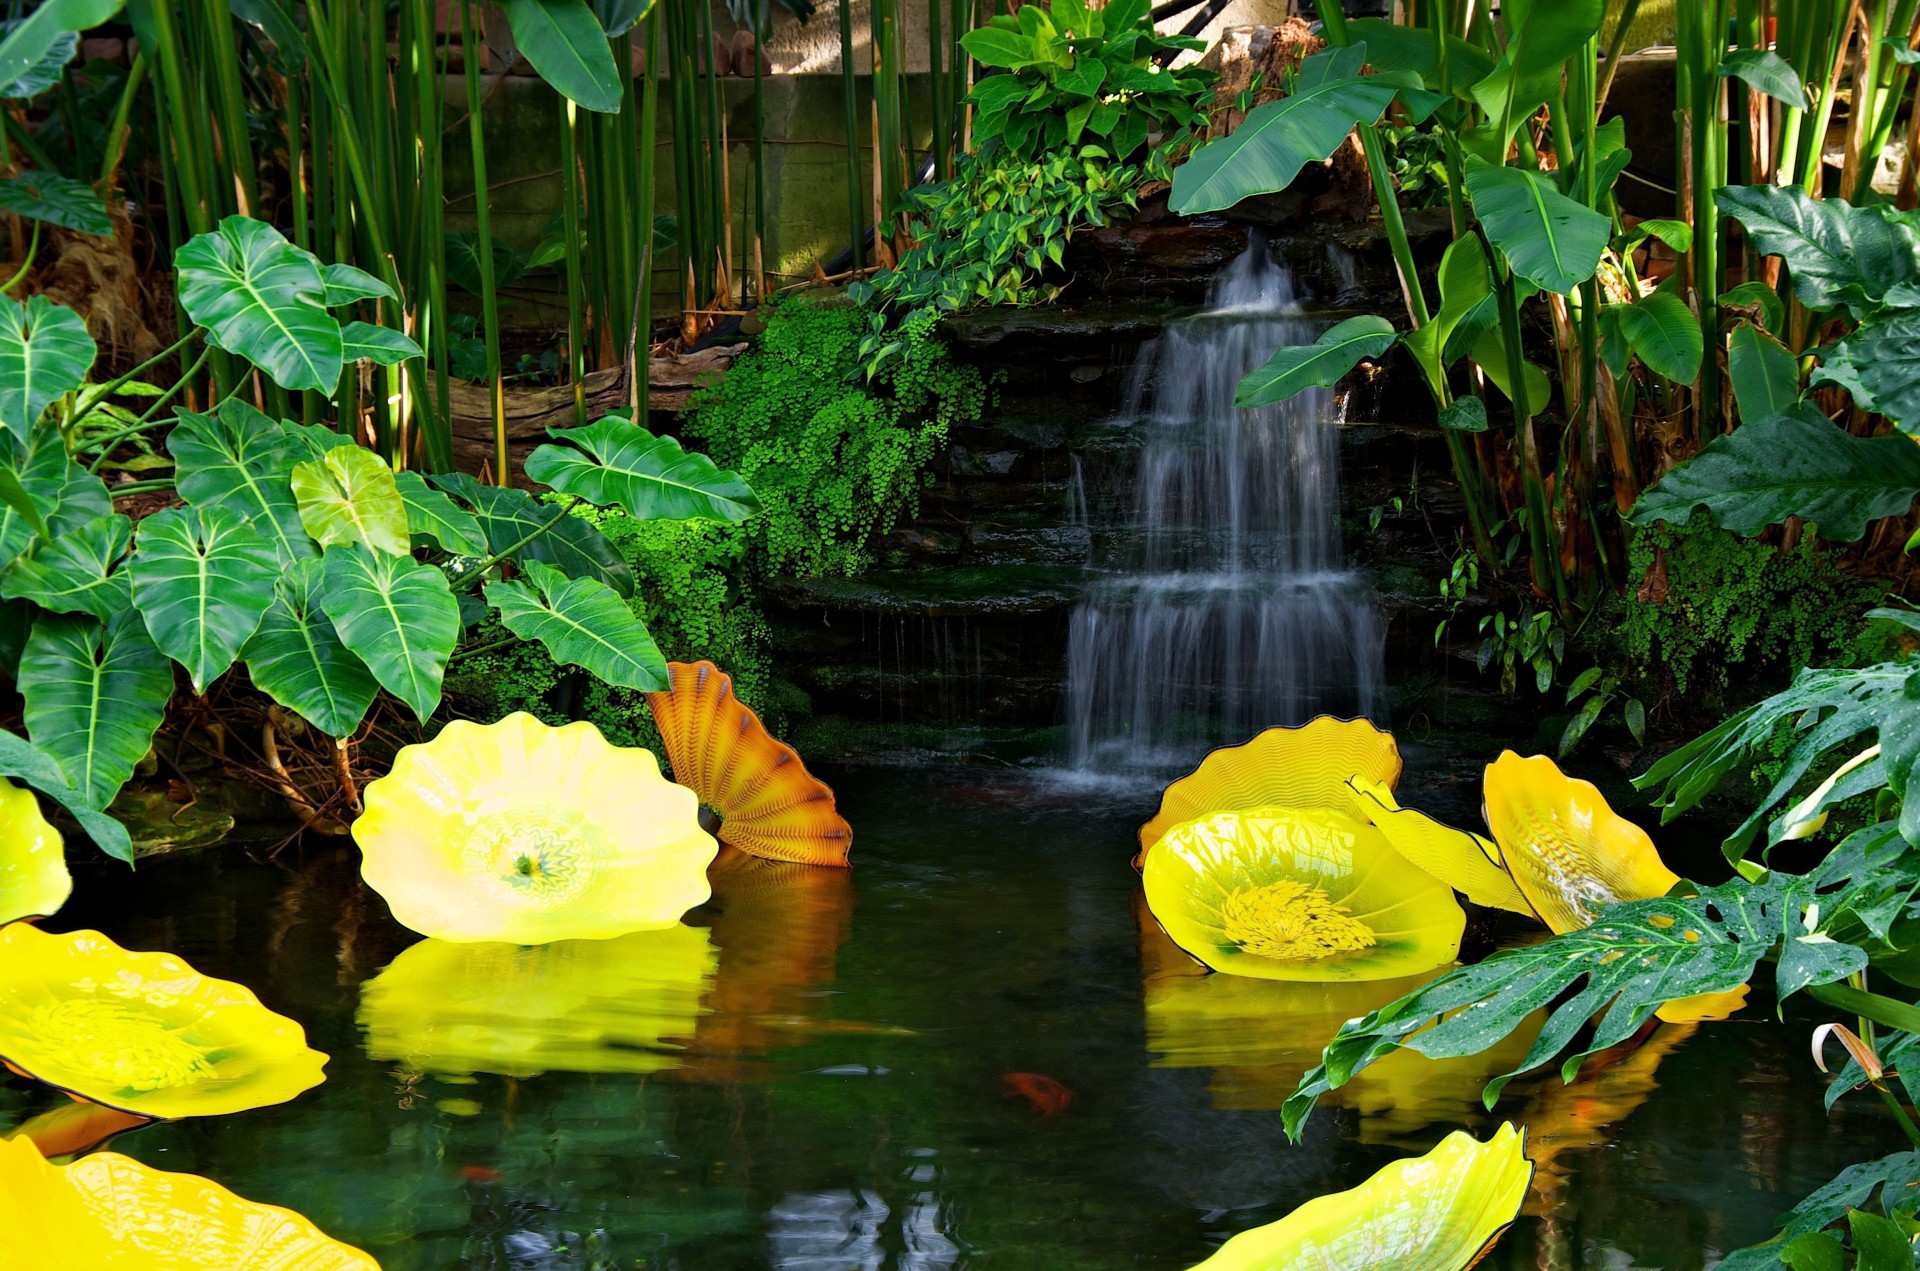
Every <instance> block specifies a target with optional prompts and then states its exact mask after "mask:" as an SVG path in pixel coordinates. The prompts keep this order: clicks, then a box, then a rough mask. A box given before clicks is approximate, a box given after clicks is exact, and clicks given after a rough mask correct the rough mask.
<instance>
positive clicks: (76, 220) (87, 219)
mask: <svg viewBox="0 0 1920 1271" xmlns="http://www.w3.org/2000/svg"><path fill="white" fill-rule="evenodd" d="M0 208H4V209H6V210H7V211H9V212H12V213H13V214H14V215H16V216H24V217H26V218H27V219H28V220H30V221H44V222H46V223H47V224H48V225H58V226H59V227H60V228H61V229H70V230H77V231H78V232H80V233H82V234H93V235H96V236H98V237H100V238H112V237H113V218H112V217H111V216H108V215H107V205H106V204H105V203H102V202H101V201H100V196H99V195H98V194H95V193H94V191H93V187H92V186H90V185H88V184H87V183H86V182H84V181H76V180H74V179H73V178H72V177H63V176H61V175H59V174H58V173H52V172H19V173H15V174H14V175H13V176H10V177H7V178H6V179H4V180H0Z"/></svg>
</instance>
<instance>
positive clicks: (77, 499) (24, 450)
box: [0, 423, 113, 568]
mask: <svg viewBox="0 0 1920 1271" xmlns="http://www.w3.org/2000/svg"><path fill="white" fill-rule="evenodd" d="M0 472H4V473H5V474H6V477H7V479H8V480H9V481H10V482H11V483H12V484H13V485H14V486H16V487H17V490H16V494H17V495H19V496H24V498H25V500H26V502H27V504H28V505H29V506H30V507H31V508H32V509H33V512H34V513H37V516H34V515H29V514H28V512H27V511H26V510H24V509H23V508H21V507H19V506H16V504H15V503H14V502H13V501H11V500H0V568H4V567H5V566H6V564H7V563H9V562H11V561H12V560H14V559H15V558H16V557H18V556H19V555H20V553H22V552H24V551H26V550H27V549H28V548H29V547H31V546H32V545H33V544H34V543H35V542H36V541H39V540H45V541H51V540H53V539H57V538H59V537H60V536H61V535H63V534H70V533H72V532H73V531H75V530H77V529H79V528H80V527H81V526H83V525H85V524H86V523H87V522H88V521H91V520H93V519H94V518H95V517H98V516H105V515H107V513H109V512H111V511H113V500H111V499H110V498H108V497H107V487H106V485H105V484H104V483H102V482H101V480H100V478H99V477H96V476H94V475H93V474H92V473H90V472H88V471H87V470H86V469H84V468H82V467H81V466H80V465H79V464H77V463H75V462H73V461H72V460H71V459H69V458H67V447H66V442H65V441H64V440H63V439H62V438H61V436H60V430H59V429H58V428H56V427H54V426H53V425H52V424H51V423H47V424H42V425H41V426H40V427H39V428H37V429H35V430H34V432H33V434H32V435H31V436H29V437H28V438H27V440H26V441H25V442H24V443H23V444H21V445H20V446H19V447H18V448H17V450H16V452H15V454H14V457H13V459H12V460H11V461H10V462H9V461H6V460H0ZM43 527H44V530H45V533H44V534H43V533H42V532H41V531H42V528H43Z"/></svg>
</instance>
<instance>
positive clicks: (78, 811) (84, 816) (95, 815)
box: [0, 729, 133, 864]
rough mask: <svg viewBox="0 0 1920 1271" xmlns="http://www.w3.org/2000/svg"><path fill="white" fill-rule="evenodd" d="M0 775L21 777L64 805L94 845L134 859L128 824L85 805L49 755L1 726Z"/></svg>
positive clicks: (116, 856) (109, 852) (122, 857)
mask: <svg viewBox="0 0 1920 1271" xmlns="http://www.w3.org/2000/svg"><path fill="white" fill-rule="evenodd" d="M0 776H4V777H11V778H13V779H14V780H15V781H23V782H25V783H26V784H28V785H30V786H32V787H33V788H34V789H35V790H38V791H39V792H40V793H41V794H44V795H46V796H47V797H48V798H49V799H52V800H53V801H54V802H55V803H57V804H59V805H60V806H61V807H63V808H65V809H66V810H67V812H68V814H69V815H70V816H72V817H73V819H74V820H75V821H77V822H79V823H80V828H81V830H83V831H84V832H85V833H86V836H87V837H88V838H90V839H92V840H93V843H94V846H95V847H98V848H99V849H100V850H101V851H103V852H105V853H106V854H107V855H108V856H111V857H113V858H114V859H115V860H121V861H126V862H127V863H128V864H132V863H133V840H132V839H131V838H130V837H129V836H128V834H127V827H126V826H124V825H122V824H120V822H118V821H116V820H114V819H113V818H112V817H110V816H108V815H107V814H106V813H104V812H102V811H100V810H99V809H97V808H94V807H90V806H88V804H87V802H86V801H85V800H84V799H82V798H81V796H80V792H79V791H78V790H76V789H74V788H73V785H72V783H71V782H69V781H68V780H67V774H66V773H65V772H64V771H62V770H61V768H60V765H59V764H58V763H56V762H55V761H54V758H53V756H52V755H50V754H48V753H47V752H46V751H44V750H42V749H40V747H38V746H36V745H34V744H33V743H32V742H30V741H28V740H26V739H25V738H23V737H16V736H14V735H13V734H12V733H10V732H7V731H6V730H5V729H0Z"/></svg>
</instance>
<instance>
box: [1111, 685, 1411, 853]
mask: <svg viewBox="0 0 1920 1271" xmlns="http://www.w3.org/2000/svg"><path fill="white" fill-rule="evenodd" d="M1355 773H1358V774H1360V775H1361V776H1362V777H1365V778H1366V779H1367V780H1369V781H1377V782H1380V783H1381V784H1383V785H1385V786H1386V788H1387V789H1389V790H1391V789H1392V788H1393V787H1394V786H1395V785H1396V784H1398V783H1399V780H1400V749H1399V747H1398V746H1396V745H1395V744H1394V740H1393V734H1392V733H1385V732H1381V731H1380V730H1379V729H1378V728H1375V727H1374V726H1373V725H1372V724H1370V723H1368V722H1367V721H1366V720H1364V719H1335V718H1333V716H1331V715H1322V716H1320V717H1319V718H1318V719H1314V720H1311V721H1309V722H1308V723H1306V724H1304V725H1302V726H1301V727H1299V728H1269V729H1267V730H1266V731H1265V732H1263V733H1261V734H1260V735H1259V736H1257V737H1255V738H1254V739H1253V740H1252V741H1249V742H1247V743H1245V744H1244V745H1239V746H1222V747H1221V748H1220V749H1218V750H1216V751H1214V752H1212V753H1211V754H1209V755H1208V756H1207V757H1206V758H1205V759H1203V760H1201V761H1200V766H1199V767H1198V768H1195V769H1194V770H1193V771H1192V772H1191V773H1189V774H1188V775H1186V776H1184V777H1182V778H1180V779H1179V780H1178V781H1175V782H1174V783H1173V784H1171V785H1169V786H1168V787H1167V788H1166V791H1165V792H1164V793H1163V794H1162V795H1161V796H1160V810H1159V811H1158V812H1157V813H1155V814H1154V817H1153V819H1152V820H1150V821H1148V822H1147V823H1146V824H1145V825H1142V826H1141V827H1140V852H1141V857H1144V856H1145V853H1146V851H1147V849H1148V848H1150V847H1152V846H1153V845H1154V843H1155V842H1157V841H1158V840H1159V839H1160V836H1161V835H1163V834H1165V833H1166V832H1167V831H1168V830H1170V829H1172V828H1173V827H1174V826H1176V825H1178V824H1179V823H1180V822H1182V821H1191V820H1193V819H1194V818H1195V817H1200V816H1205V815H1207V814H1208V813H1210V812H1231V811H1234V810H1236V809H1240V808H1265V807H1283V808H1332V809H1333V810H1334V811H1336V812H1351V810H1352V806H1353V799H1352V796H1351V794H1350V793H1349V792H1348V790H1347V788H1346V781H1347V778H1348V777H1351V776H1353V775H1354V774H1355ZM1134 864H1135V866H1136V867H1138V866H1139V865H1140V864H1141V858H1140V857H1137V858H1135V861H1134Z"/></svg>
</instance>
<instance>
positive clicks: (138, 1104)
mask: <svg viewBox="0 0 1920 1271" xmlns="http://www.w3.org/2000/svg"><path fill="white" fill-rule="evenodd" d="M0 1059H4V1060H5V1061H6V1062H7V1063H8V1064H10V1065H11V1066H13V1067H15V1068H17V1069H19V1070H20V1071H21V1072H24V1073H26V1074H27V1075H28V1076H31V1077H33V1078H35V1079H37V1080H40V1081H44V1082H46V1083H47V1084H48V1085H51V1086H57V1087H59V1088H60V1089H62V1090H66V1091H68V1092H70V1093H72V1094H76V1095H79V1096H80V1097H82V1098H84V1099H90V1100H92V1101H93V1102H94V1103H103V1104H106V1105H107V1106H108V1107H113V1108H119V1109H121V1110H123V1111H126V1112H133V1113H137V1114H139V1115H141V1116H151V1117H190V1116H218V1115H221V1114H222V1113H227V1112H240V1111H243V1110H245V1109H247V1108H259V1107H264V1106H266V1105H268V1104H274V1103H284V1102H285V1101H287V1100H288V1099H291V1098H293V1097H294V1096H295V1095H297V1094H299V1093H300V1092H301V1091H303V1090H308V1089H311V1088H312V1087H314V1086H317V1085H319V1084H320V1082H321V1080H322V1077H321V1072H320V1070H321V1067H322V1066H323V1065H324V1064H325V1063H326V1062H327V1057H326V1056H325V1055H323V1054H321V1053H320V1052H319V1051H317V1050H311V1049H309V1048H308V1046H307V1038H306V1034H305V1033H304V1032H303V1031H302V1030H301V1028H300V1025H298V1024H296V1023H294V1022H293V1021H292V1020H290V1019H288V1018H287V1017H286V1016H284V1015H277V1014H275V1013H274V1012H272V1011H270V1010H268V1009H267V1008H266V1007H264V1006H262V1005H260V999H259V998H257V997H255V996H254V995H253V993H252V992H251V991H250V990H248V989H246V988H244V987H243V986H241V985H238V984H234V983H231V982H229V981H227V980H216V979H214V978H212V977H211V976H205V975H201V974H200V973H199V972H198V971H195V970H194V969H193V968H192V967H190V966H188V965H187V964H186V963H185V962H183V961H181V960H180V959H179V958H176V957H173V956H172V955H170V954H165V953H129V952H128V951H127V950H125V949H122V948H121V947H120V946H119V945H117V944H115V943H114V942H113V941H111V940H109V939H107V937H105V936H103V935H101V934H100V933H99V932H97V931H74V932H70V933H68V934H66V935H49V934H48V933H47V932H44V931H41V930H40V929H39V928H37V927H33V926H30V925H28V924H26V923H17V922H16V923H13V924H11V925H10V926H6V927H0Z"/></svg>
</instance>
